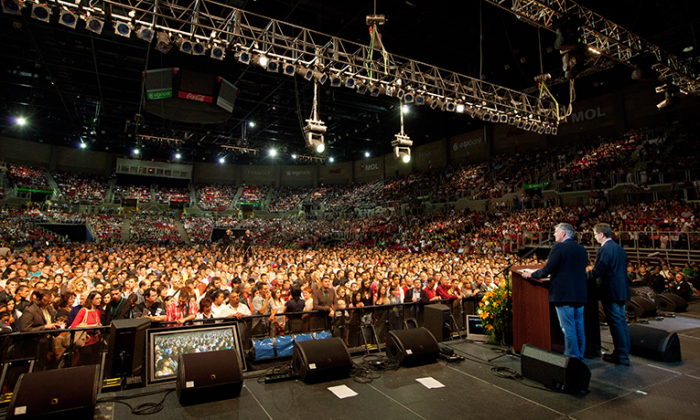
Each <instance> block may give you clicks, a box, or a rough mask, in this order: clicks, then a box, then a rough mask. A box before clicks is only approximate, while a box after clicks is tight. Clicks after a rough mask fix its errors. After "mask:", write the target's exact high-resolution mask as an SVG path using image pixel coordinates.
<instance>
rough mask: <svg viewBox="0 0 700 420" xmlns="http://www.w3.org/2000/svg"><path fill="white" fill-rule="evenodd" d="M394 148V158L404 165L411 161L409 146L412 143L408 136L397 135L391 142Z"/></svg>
mask: <svg viewBox="0 0 700 420" xmlns="http://www.w3.org/2000/svg"><path fill="white" fill-rule="evenodd" d="M391 145H392V147H393V148H394V157H395V158H396V159H400V160H402V161H403V162H404V163H408V162H410V161H411V146H413V141H411V139H410V138H409V137H408V136H405V135H402V134H397V135H396V138H395V140H393V141H392V142H391Z"/></svg>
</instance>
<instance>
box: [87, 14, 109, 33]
mask: <svg viewBox="0 0 700 420" xmlns="http://www.w3.org/2000/svg"><path fill="white" fill-rule="evenodd" d="M104 26H105V24H104V22H102V21H101V20H100V19H98V18H96V17H90V18H88V20H87V21H86V22H85V29H87V30H88V31H90V32H94V33H96V34H97V35H99V34H101V33H102V28H104Z"/></svg>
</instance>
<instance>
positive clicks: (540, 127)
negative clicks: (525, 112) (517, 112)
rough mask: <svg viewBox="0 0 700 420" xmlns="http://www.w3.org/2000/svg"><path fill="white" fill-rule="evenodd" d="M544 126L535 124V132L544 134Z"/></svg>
mask: <svg viewBox="0 0 700 420" xmlns="http://www.w3.org/2000/svg"><path fill="white" fill-rule="evenodd" d="M544 131H545V127H544V126H543V125H538V126H537V134H544Z"/></svg>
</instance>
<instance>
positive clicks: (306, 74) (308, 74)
mask: <svg viewBox="0 0 700 420" xmlns="http://www.w3.org/2000/svg"><path fill="white" fill-rule="evenodd" d="M297 74H298V75H299V76H301V77H303V78H304V80H307V81H308V80H311V79H312V78H313V77H314V72H313V70H311V69H307V68H306V67H304V66H302V65H299V67H297Z"/></svg>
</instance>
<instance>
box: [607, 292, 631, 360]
mask: <svg viewBox="0 0 700 420" xmlns="http://www.w3.org/2000/svg"><path fill="white" fill-rule="evenodd" d="M603 311H604V312H605V317H606V318H607V321H608V326H609V327H610V335H611V336H612V340H613V345H614V346H615V350H613V352H612V354H613V357H617V358H618V359H619V360H620V361H621V362H629V361H630V330H629V328H627V318H625V302H624V301H620V302H606V301H603Z"/></svg>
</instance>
